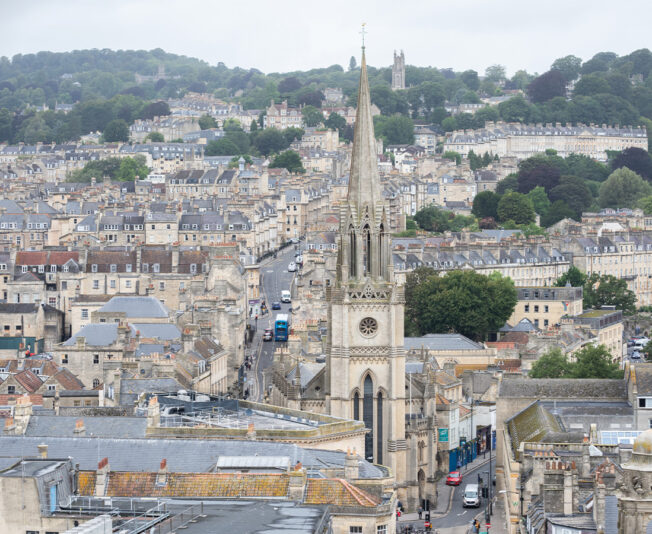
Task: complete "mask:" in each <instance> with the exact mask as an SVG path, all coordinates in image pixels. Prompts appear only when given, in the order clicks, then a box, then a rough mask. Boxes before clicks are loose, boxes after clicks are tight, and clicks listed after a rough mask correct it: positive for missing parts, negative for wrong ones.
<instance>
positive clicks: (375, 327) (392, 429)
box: [325, 48, 417, 504]
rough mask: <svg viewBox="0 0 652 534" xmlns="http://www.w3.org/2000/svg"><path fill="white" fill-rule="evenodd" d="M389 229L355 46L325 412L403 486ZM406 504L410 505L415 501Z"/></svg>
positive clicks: (402, 383) (399, 337)
mask: <svg viewBox="0 0 652 534" xmlns="http://www.w3.org/2000/svg"><path fill="white" fill-rule="evenodd" d="M389 231H390V229H389V212H388V205H387V203H386V202H385V201H384V200H383V198H382V195H381V187H380V179H379V175H378V166H377V150H376V138H375V136H374V126H373V120H372V114H371V101H370V98H369V85H368V81H367V65H366V59H365V54H364V48H363V52H362V62H361V70H360V87H359V91H358V109H357V115H356V123H355V134H354V139H353V153H352V159H351V172H350V177H349V191H348V198H347V202H346V203H345V204H344V205H343V206H341V207H340V229H339V238H338V261H337V277H336V282H335V284H334V287H333V286H332V287H329V288H328V291H327V294H326V298H327V300H328V302H329V307H328V323H329V325H330V328H329V335H328V353H327V366H326V377H325V379H326V380H325V390H326V399H325V400H326V411H327V412H328V413H330V414H331V415H334V416H338V417H344V418H349V419H357V420H362V421H364V422H365V425H366V427H367V428H368V429H369V430H370V432H369V433H368V434H367V436H366V440H365V451H364V456H365V458H366V459H367V460H370V461H372V462H374V463H377V464H383V465H386V466H388V467H390V468H391V469H392V471H393V473H394V475H395V477H396V480H397V481H400V482H402V483H405V481H406V479H407V478H410V477H409V476H408V475H407V473H406V466H407V448H408V446H407V441H406V417H405V414H406V378H405V376H406V375H405V351H404V348H403V312H404V310H403V309H404V302H405V300H404V289H403V287H402V286H397V285H396V284H395V283H394V277H393V269H392V261H391V243H390V233H389ZM413 478H415V480H416V478H417V476H416V471H415V472H414V477H413ZM416 484H417V483H416V482H415V486H416ZM401 493H403V495H401ZM399 498H403V499H406V498H407V492H406V491H403V492H401V491H399ZM412 500H414V501H415V502H416V497H414V498H413V499H412ZM403 502H404V503H405V504H407V502H406V501H405V500H404V501H403Z"/></svg>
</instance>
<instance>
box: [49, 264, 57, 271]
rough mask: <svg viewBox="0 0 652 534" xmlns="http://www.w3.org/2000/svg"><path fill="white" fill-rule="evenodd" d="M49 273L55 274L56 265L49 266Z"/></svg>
mask: <svg viewBox="0 0 652 534" xmlns="http://www.w3.org/2000/svg"><path fill="white" fill-rule="evenodd" d="M50 272H51V273H56V272H57V266H56V265H50Z"/></svg>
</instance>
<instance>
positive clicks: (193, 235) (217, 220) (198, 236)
mask: <svg viewBox="0 0 652 534" xmlns="http://www.w3.org/2000/svg"><path fill="white" fill-rule="evenodd" d="M223 242H224V216H223V215H220V214H219V213H216V212H210V213H184V214H183V215H182V216H181V219H180V220H179V243H180V244H181V245H204V246H206V245H211V244H214V243H223Z"/></svg>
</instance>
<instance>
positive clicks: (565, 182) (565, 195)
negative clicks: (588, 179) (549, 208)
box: [549, 176, 593, 220]
mask: <svg viewBox="0 0 652 534" xmlns="http://www.w3.org/2000/svg"><path fill="white" fill-rule="evenodd" d="M549 196H550V200H551V201H553V202H555V201H556V200H563V201H564V202H566V204H568V206H569V207H570V208H571V209H572V210H573V211H574V212H575V214H576V215H575V219H577V220H580V219H581V216H582V212H583V211H584V210H586V209H587V208H588V207H589V206H590V205H591V203H592V202H593V195H592V194H591V190H590V189H589V187H588V186H587V185H586V183H585V181H584V180H582V179H581V178H578V177H577V176H562V177H561V178H560V179H559V185H558V186H556V187H553V188H552V189H551V190H550V195H549Z"/></svg>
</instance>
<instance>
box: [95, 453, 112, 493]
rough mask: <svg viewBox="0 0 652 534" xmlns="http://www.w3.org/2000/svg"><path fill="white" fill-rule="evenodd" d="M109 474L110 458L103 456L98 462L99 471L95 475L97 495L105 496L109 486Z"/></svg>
mask: <svg viewBox="0 0 652 534" xmlns="http://www.w3.org/2000/svg"><path fill="white" fill-rule="evenodd" d="M108 474H109V459H108V458H103V459H102V460H100V463H98V464H97V473H96V476H95V497H104V493H105V492H106V486H107V477H108Z"/></svg>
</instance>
